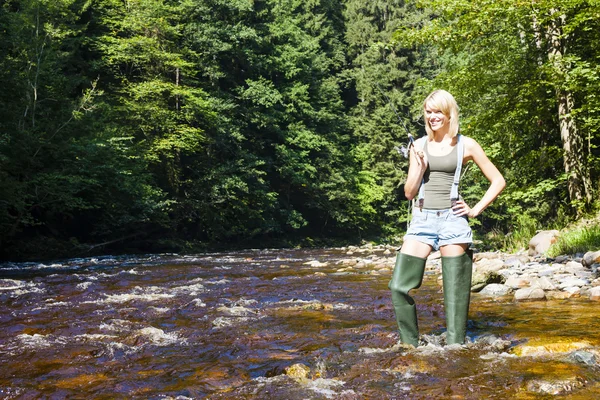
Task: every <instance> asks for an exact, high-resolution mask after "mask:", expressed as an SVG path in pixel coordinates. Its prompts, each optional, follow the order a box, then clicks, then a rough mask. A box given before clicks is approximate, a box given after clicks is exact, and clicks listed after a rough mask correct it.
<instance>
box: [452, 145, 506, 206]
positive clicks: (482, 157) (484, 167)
mask: <svg viewBox="0 0 600 400" xmlns="http://www.w3.org/2000/svg"><path fill="white" fill-rule="evenodd" d="M464 139H465V155H464V160H465V161H471V160H472V161H474V162H475V164H477V166H478V167H479V169H480V170H481V172H483V175H485V177H486V178H487V179H488V180H489V181H490V186H489V187H488V190H487V191H486V192H485V194H484V195H483V197H482V198H481V200H479V202H478V203H477V204H475V205H474V206H473V208H471V207H469V206H468V205H467V204H466V203H465V202H464V201H458V202H457V204H456V206H455V207H454V208H453V210H454V212H455V213H456V214H457V215H468V216H469V217H476V216H478V215H479V214H481V213H482V212H483V210H485V209H486V208H487V206H489V205H490V204H491V203H492V202H493V201H494V200H495V199H496V197H498V195H499V194H500V192H502V190H503V189H504V187H505V186H506V181H505V180H504V177H503V176H502V174H501V173H500V171H498V168H496V166H495V165H494V164H493V163H492V162H491V161H490V159H489V158H488V157H487V155H486V154H485V152H484V151H483V149H482V148H481V146H480V145H479V143H477V142H476V141H475V140H473V139H471V138H464Z"/></svg>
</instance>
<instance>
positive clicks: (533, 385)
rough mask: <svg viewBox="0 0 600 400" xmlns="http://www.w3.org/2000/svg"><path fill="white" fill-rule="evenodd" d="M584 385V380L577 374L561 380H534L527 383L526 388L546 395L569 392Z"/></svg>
mask: <svg viewBox="0 0 600 400" xmlns="http://www.w3.org/2000/svg"><path fill="white" fill-rule="evenodd" d="M584 386H585V380H584V379H583V378H581V377H579V376H574V377H572V378H569V379H566V380H561V381H553V382H551V381H544V380H534V381H531V382H529V383H528V384H527V390H528V391H530V392H535V393H541V394H546V395H554V396H556V395H562V394H566V393H571V392H572V391H574V390H576V389H580V388H582V387H584Z"/></svg>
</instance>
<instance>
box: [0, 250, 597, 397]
mask: <svg viewBox="0 0 600 400" xmlns="http://www.w3.org/2000/svg"><path fill="white" fill-rule="evenodd" d="M377 256H379V257H381V256H382V254H381V253H379V254H377V251H375V252H372V253H369V254H367V255H365V254H363V255H360V256H358V257H363V258H364V259H365V260H366V262H364V263H361V264H360V265H362V266H361V267H359V266H358V265H357V266H355V267H353V268H348V267H347V266H345V265H342V264H341V263H342V262H344V260H349V259H355V260H356V259H357V255H356V254H355V255H353V256H349V255H347V254H346V250H343V249H324V250H253V251H250V250H249V251H244V252H231V253H219V254H203V255H197V256H178V255H152V256H145V257H102V258H95V259H79V260H68V261H64V262H61V263H56V264H39V265H37V264H20V265H11V264H9V265H3V266H2V267H1V268H0V327H1V329H0V398H2V399H201V398H207V399H429V398H434V399H435V398H448V399H515V398H516V399H537V398H553V397H555V396H556V395H557V394H558V395H560V397H561V398H573V399H592V398H600V374H599V373H598V372H599V365H600V364H599V362H600V361H599V358H600V357H599V354H600V353H599V349H600V322H599V319H598V317H597V308H598V303H596V302H590V301H589V300H584V299H569V300H552V301H544V302H531V303H515V302H514V301H513V299H512V297H507V298H501V299H489V298H485V297H481V296H480V295H478V294H473V296H472V303H471V311H470V322H469V331H468V335H469V337H470V338H471V343H470V344H468V345H467V346H462V347H461V346H447V347H444V346H441V345H440V342H441V341H442V339H443V335H442V333H443V331H444V312H443V305H442V294H441V293H440V292H439V284H438V282H437V274H436V273H433V272H431V271H430V272H429V273H428V274H427V275H426V278H425V282H424V284H423V286H422V287H421V288H420V289H419V290H417V291H415V292H413V293H414V295H415V298H416V300H417V303H418V310H419V321H420V328H421V332H422V333H423V334H425V336H424V339H425V345H424V346H421V347H419V348H417V349H407V348H403V347H402V346H399V345H397V341H398V335H397V333H396V328H395V321H394V316H393V309H392V307H391V300H390V295H389V291H388V289H387V282H388V280H389V277H390V273H391V271H390V267H391V266H392V265H391V262H393V258H391V256H387V258H388V259H389V262H388V263H387V265H386V266H385V267H387V268H385V267H384V268H382V267H381V265H379V266H377V265H376V264H370V261H369V260H372V259H374V258H375V257H377ZM311 261H312V263H309V262H311Z"/></svg>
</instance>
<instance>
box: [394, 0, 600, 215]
mask: <svg viewBox="0 0 600 400" xmlns="http://www.w3.org/2000/svg"><path fill="white" fill-rule="evenodd" d="M422 5H423V6H426V7H428V8H429V9H432V10H435V17H434V18H432V20H431V21H430V22H429V23H427V24H424V25H422V26H420V27H415V28H413V29H404V30H401V31H399V33H398V39H399V40H400V41H401V42H403V43H412V44H417V45H428V46H432V47H434V48H436V49H437V51H438V52H439V54H440V57H439V60H440V62H441V67H442V68H441V71H440V74H439V75H438V76H436V77H435V79H432V80H431V81H430V82H429V85H431V86H433V85H436V86H443V87H445V88H447V89H449V90H450V91H451V92H453V93H454V94H455V95H456V97H457V99H458V100H459V104H461V107H462V109H463V110H464V117H465V118H464V123H463V130H464V132H465V133H466V134H468V135H471V136H473V137H475V138H476V139H477V140H479V141H480V142H481V143H482V145H483V146H484V148H486V150H487V151H488V154H490V155H491V157H492V158H493V159H494V161H495V162H496V163H497V164H499V166H500V167H501V169H502V170H503V172H504V173H505V175H506V178H507V182H508V187H507V190H506V191H505V194H504V195H503V196H502V199H503V200H502V201H501V202H499V203H498V202H497V205H496V207H502V206H506V207H507V208H505V211H508V213H506V212H504V214H505V216H504V217H502V215H501V213H497V214H495V216H496V217H497V218H498V219H499V220H502V219H504V224H505V225H508V226H510V225H511V221H514V219H513V218H511V217H510V216H511V215H514V214H520V213H528V214H530V215H532V216H534V217H535V218H536V219H538V220H545V221H548V220H555V219H556V216H557V211H559V210H563V211H565V212H567V213H570V214H572V215H574V214H577V213H578V212H580V211H582V210H584V209H585V208H586V207H589V205H590V202H591V199H592V194H593V192H594V190H593V188H592V185H591V182H593V181H594V176H595V174H596V172H595V170H596V168H595V164H596V163H595V162H594V156H593V152H592V151H593V149H594V148H595V144H594V142H595V138H596V134H595V132H596V130H597V128H595V126H594V125H593V124H589V121H592V120H594V118H595V115H596V113H597V110H598V107H597V104H598V103H597V101H596V100H595V95H593V94H592V91H593V87H594V84H593V82H596V81H597V76H598V75H597V69H596V68H595V67H594V66H593V64H592V63H590V60H591V58H590V57H594V54H597V46H595V44H596V43H597V41H598V34H597V33H596V32H597V30H596V29H595V28H596V24H597V22H596V21H595V20H594V19H593V18H590V15H596V14H597V13H598V9H597V6H596V5H595V4H592V3H589V2H585V1H558V2H557V1H530V2H518V1H509V0H506V1H480V2H475V3H473V2H467V1H460V0H457V1H455V0H452V1H447V0H441V1H434V2H429V3H427V4H426V5H425V3H422ZM565 199H567V201H565ZM495 210H496V211H498V208H495ZM491 211H492V212H493V211H494V208H492V209H491ZM558 214H560V213H558Z"/></svg>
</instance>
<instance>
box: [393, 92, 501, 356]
mask: <svg viewBox="0 0 600 400" xmlns="http://www.w3.org/2000/svg"><path fill="white" fill-rule="evenodd" d="M423 111H424V118H425V130H426V131H427V136H426V137H423V138H421V139H419V140H417V141H416V142H415V145H414V146H412V147H411V149H410V165H409V169H408V177H407V179H406V184H405V186H404V192H405V195H406V197H407V198H408V199H409V200H412V199H414V198H415V197H417V195H418V197H417V202H416V205H415V207H414V209H413V217H412V220H411V223H410V227H409V228H408V231H407V232H406V235H405V236H404V241H403V244H402V248H401V249H400V253H398V256H397V258H396V266H395V267H394V272H393V274H392V279H391V281H390V283H389V288H390V290H391V291H392V303H393V305H394V311H395V313H396V321H397V323H398V329H399V330H400V340H401V341H402V342H403V343H406V344H410V345H413V346H415V347H416V346H417V345H418V340H419V329H418V324H417V313H416V306H415V302H414V300H413V298H412V297H410V296H409V295H408V292H409V291H410V290H411V289H416V288H418V287H419V286H421V282H422V280H423V274H424V272H425V262H426V261H427V256H428V255H429V253H431V251H432V250H438V249H439V250H440V253H441V258H442V278H443V288H444V309H445V313H446V328H447V332H446V343H447V344H455V343H460V344H462V343H464V341H465V336H466V329H467V315H468V312H469V301H470V290H471V274H472V268H473V259H472V253H471V252H470V251H469V246H470V244H471V243H472V235H471V228H470V227H469V223H468V218H474V217H477V216H478V215H479V214H481V213H482V212H483V210H485V208H486V207H487V206H489V205H490V203H491V202H492V201H494V199H495V198H496V197H497V196H498V195H499V194H500V192H501V191H502V190H503V189H504V186H505V184H506V183H505V181H504V178H503V177H502V174H501V173H500V171H498V169H497V168H496V167H495V166H494V164H492V162H491V161H490V160H489V159H488V157H487V156H486V154H485V152H484V151H483V149H482V148H481V146H480V145H479V144H478V143H477V142H476V141H475V140H473V139H471V138H467V137H464V136H462V135H460V134H459V133H458V130H459V122H458V105H457V104H456V100H454V97H452V95H451V94H450V93H448V92H446V91H444V90H436V91H434V92H433V93H431V94H430V95H429V96H427V98H426V99H425V101H424V102H423ZM468 161H474V162H475V164H477V166H478V167H479V168H480V169H481V171H482V172H483V174H484V175H485V177H486V178H487V179H488V180H489V181H490V186H489V188H488V190H487V191H486V192H485V195H484V196H483V198H482V199H481V200H480V201H479V202H478V203H477V204H475V205H474V206H473V207H470V206H469V205H468V204H467V203H465V202H464V201H463V200H462V199H461V198H460V196H459V195H458V183H459V179H460V172H461V167H462V165H463V164H465V163H467V162H468Z"/></svg>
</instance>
